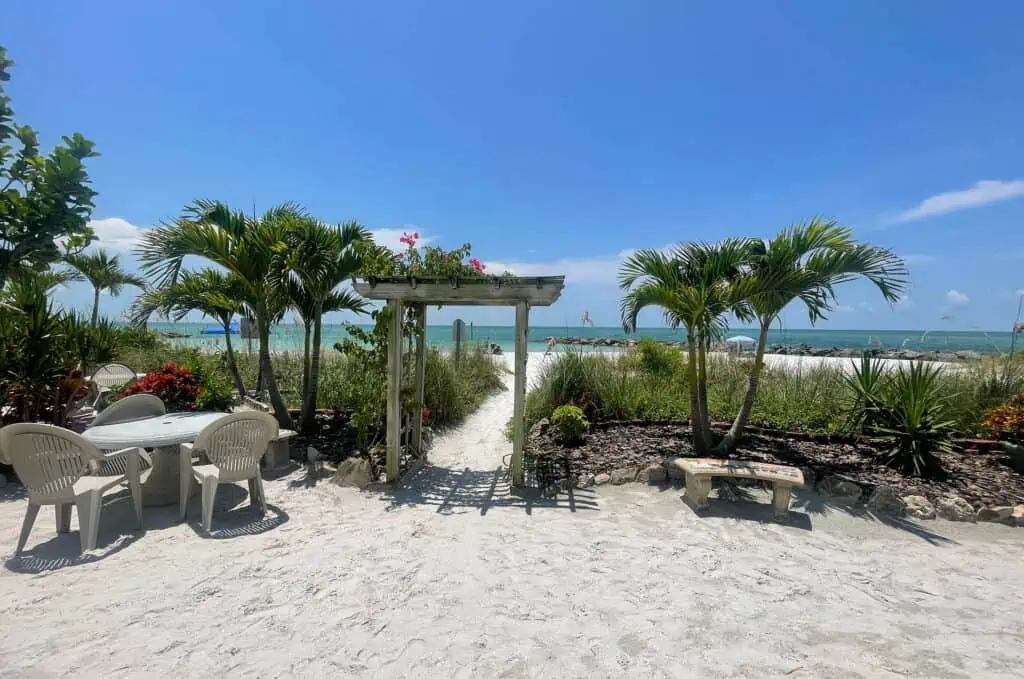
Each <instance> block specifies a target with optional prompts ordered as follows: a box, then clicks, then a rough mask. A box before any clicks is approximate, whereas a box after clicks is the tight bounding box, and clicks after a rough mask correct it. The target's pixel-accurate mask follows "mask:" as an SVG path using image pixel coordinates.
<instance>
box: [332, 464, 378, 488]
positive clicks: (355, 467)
mask: <svg viewBox="0 0 1024 679" xmlns="http://www.w3.org/2000/svg"><path fill="white" fill-rule="evenodd" d="M332 480H333V481H334V483H336V484H338V485H339V486H342V487H343V488H346V487H347V488H358V489H360V490H363V489H364V488H366V487H367V486H368V485H370V461H369V460H366V459H364V458H361V457H350V458H348V459H347V460H344V461H342V463H341V464H339V465H338V471H337V472H336V473H335V474H334V479H332Z"/></svg>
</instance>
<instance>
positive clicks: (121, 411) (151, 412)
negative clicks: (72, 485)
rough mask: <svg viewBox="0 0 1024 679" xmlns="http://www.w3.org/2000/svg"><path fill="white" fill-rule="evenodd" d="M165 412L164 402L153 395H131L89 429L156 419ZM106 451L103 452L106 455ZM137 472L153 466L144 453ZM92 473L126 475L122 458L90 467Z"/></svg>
mask: <svg viewBox="0 0 1024 679" xmlns="http://www.w3.org/2000/svg"><path fill="white" fill-rule="evenodd" d="M166 412H167V408H166V407H165V406H164V402H163V401H161V400H160V398H159V397H157V396H154V395H153V394H132V395H131V396H126V397H125V398H122V399H121V400H119V401H114V402H113V403H112V404H110V405H109V406H108V407H107V408H106V409H104V410H103V412H102V413H100V414H99V415H97V416H96V419H94V420H93V421H92V424H91V425H90V427H99V426H102V425H104V424H117V423H119V422H131V421H133V420H141V419H145V418H147V417H158V416H160V415H163V414H164V413H166ZM106 452H108V451H104V453H106ZM139 458H140V459H139V471H140V473H143V472H145V471H146V470H147V469H149V468H151V467H152V466H153V459H152V458H151V457H150V456H149V455H148V454H147V453H146V451H144V450H143V451H140V452H139ZM91 466H92V467H93V470H92V471H93V473H94V474H99V475H103V476H110V475H111V474H121V475H122V476H123V475H124V474H127V473H128V468H127V467H126V466H125V458H124V457H115V458H107V459H106V460H105V462H104V464H103V466H102V467H100V466H98V465H91Z"/></svg>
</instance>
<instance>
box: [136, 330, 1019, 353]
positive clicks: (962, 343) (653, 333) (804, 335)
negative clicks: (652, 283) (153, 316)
mask: <svg viewBox="0 0 1024 679" xmlns="http://www.w3.org/2000/svg"><path fill="white" fill-rule="evenodd" d="M149 327H150V328H152V329H153V330H158V331H164V332H167V331H174V332H180V333H188V335H189V337H187V338H181V339H175V340H173V341H174V342H177V343H180V344H184V345H187V346H195V347H201V348H208V349H216V348H219V347H223V346H224V338H223V337H219V336H217V335H202V334H200V333H201V332H202V330H203V329H204V328H209V327H213V326H212V325H211V324H207V323H150V324H149ZM363 327H369V326H363ZM470 332H471V335H472V337H471V339H472V340H473V341H474V342H489V343H493V344H498V345H500V346H501V347H502V349H504V350H506V351H508V350H511V349H512V348H513V347H514V343H515V330H514V328H512V327H511V326H495V325H489V326H476V325H475V326H473V327H472V328H470V327H468V326H467V334H470ZM734 335H747V336H749V337H756V336H757V331H756V330H752V329H748V328H735V329H732V330H730V331H729V332H728V333H727V336H728V337H732V336H734ZM345 336H346V333H345V330H344V328H343V327H342V326H340V325H328V326H324V336H323V346H324V347H325V348H328V349H329V348H331V347H332V346H333V345H334V343H335V342H337V341H339V340H340V339H342V338H343V337H345ZM565 336H569V337H625V336H626V335H625V334H624V333H623V332H622V328H591V327H586V328H580V327H568V328H567V327H565V326H536V327H532V328H530V333H529V350H530V351H544V349H545V348H546V345H545V339H546V338H547V337H565ZM632 337H652V338H654V339H658V340H672V341H682V339H683V334H682V332H681V331H675V330H670V329H667V328H640V329H639V330H638V331H637V332H636V333H635V334H634V335H632ZM1010 338H1011V334H1010V333H1009V332H983V331H980V330H975V331H948V332H947V331H944V330H931V331H922V330H772V331H771V332H770V333H769V337H768V343H769V344H807V345H810V346H812V347H839V348H842V349H848V348H849V349H859V348H864V349H866V348H868V347H882V348H887V349H894V348H900V347H904V348H907V349H915V350H918V351H930V350H941V351H947V350H948V351H960V350H966V349H970V350H974V351H980V352H983V353H992V352H1000V351H1008V350H1009V349H1010ZM232 339H233V340H235V341H234V342H233V344H234V345H236V346H238V348H240V349H243V350H244V349H245V348H247V344H248V343H247V342H246V340H243V339H241V338H240V337H239V336H238V335H234V336H233V337H232ZM427 342H428V343H429V344H431V345H434V346H439V347H442V348H448V347H450V346H451V345H452V328H451V326H450V325H445V326H438V325H432V326H428V327H427ZM270 343H271V348H272V349H273V350H275V351H296V350H300V349H301V348H302V327H301V326H295V325H292V324H283V325H278V326H275V327H274V329H273V331H272V332H271V336H270ZM1021 343H1022V341H1021V340H1020V338H1018V344H1021ZM253 346H254V347H255V340H254V341H253Z"/></svg>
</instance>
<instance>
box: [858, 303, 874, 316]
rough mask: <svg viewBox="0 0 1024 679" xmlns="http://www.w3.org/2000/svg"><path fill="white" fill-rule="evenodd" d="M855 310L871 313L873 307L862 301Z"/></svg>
mask: <svg viewBox="0 0 1024 679" xmlns="http://www.w3.org/2000/svg"><path fill="white" fill-rule="evenodd" d="M857 308H858V309H861V310H863V311H867V312H868V313H873V312H874V311H875V307H873V306H871V305H870V304H868V303H867V302H863V301H862V302H858V303H857Z"/></svg>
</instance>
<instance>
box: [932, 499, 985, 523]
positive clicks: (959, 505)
mask: <svg viewBox="0 0 1024 679" xmlns="http://www.w3.org/2000/svg"><path fill="white" fill-rule="evenodd" d="M935 513H936V514H938V515H939V516H940V517H941V518H943V519H946V520H947V521H969V522H971V523H973V522H974V521H975V517H976V516H977V514H976V513H975V511H974V507H972V506H971V503H969V502H968V501H967V500H965V499H963V498H962V497H960V496H959V495H950V496H948V497H944V498H942V499H941V500H939V502H938V503H937V504H936V505H935Z"/></svg>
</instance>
